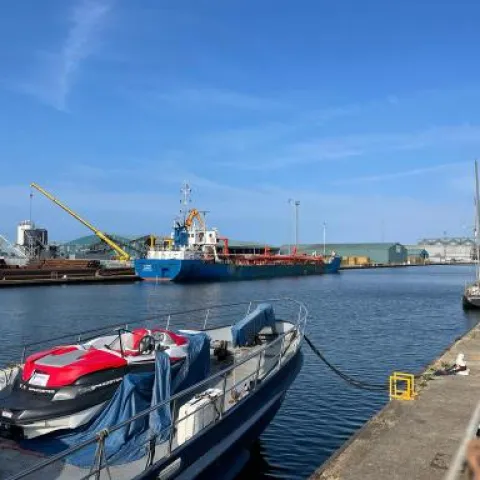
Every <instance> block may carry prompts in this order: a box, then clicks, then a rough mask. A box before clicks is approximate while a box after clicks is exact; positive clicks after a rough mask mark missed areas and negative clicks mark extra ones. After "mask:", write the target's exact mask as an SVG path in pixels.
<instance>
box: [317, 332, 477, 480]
mask: <svg viewBox="0 0 480 480" xmlns="http://www.w3.org/2000/svg"><path fill="white" fill-rule="evenodd" d="M434 334H435V332H432V335H434ZM460 352H461V353H464V354H465V357H466V358H465V359H466V362H467V366H468V367H469V368H470V375H469V376H459V375H456V376H444V377H434V379H432V380H430V381H428V382H427V385H426V386H425V387H423V388H421V389H420V394H419V396H418V397H417V398H416V399H415V400H414V401H399V400H393V401H390V402H389V403H388V405H387V406H386V407H385V408H384V409H382V410H381V411H380V412H379V413H378V414H377V415H376V416H375V417H373V418H372V419H371V420H370V421H369V422H368V423H367V424H366V425H365V426H364V427H363V428H362V429H361V430H360V431H359V432H357V434H355V435H354V436H353V437H352V439H350V441H349V442H347V444H345V445H344V446H343V447H342V448H341V449H340V450H339V451H338V452H337V453H335V454H334V455H333V457H331V458H330V459H329V460H328V461H327V462H326V463H325V464H323V465H322V466H321V467H320V468H319V469H318V470H317V471H316V472H315V473H314V474H313V475H312V477H311V479H314V480H320V479H322V480H344V479H345V480H359V479H362V480H369V479H371V480H381V479H388V480H392V479H402V480H404V479H406V478H408V479H419V480H427V479H428V480H431V479H436V478H443V476H444V475H445V473H446V471H447V469H448V467H449V465H450V462H451V461H452V459H453V457H454V455H455V452H456V451H457V449H458V447H459V445H460V442H461V439H462V437H463V435H464V433H465V429H466V428H467V425H468V422H469V420H470V417H471V415H472V413H473V411H474V409H475V407H476V405H477V403H478V402H479V401H480V327H479V326H478V325H477V326H476V327H475V328H474V329H473V330H471V331H470V332H469V333H468V334H466V335H465V336H464V337H463V338H462V339H460V340H459V341H457V342H456V343H455V344H453V345H452V347H450V348H449V349H448V350H447V351H446V352H445V353H444V354H443V355H442V356H441V357H440V358H439V359H438V360H437V361H435V362H434V364H433V365H432V366H433V367H434V368H439V369H440V368H441V366H442V365H441V364H442V362H448V363H450V364H453V363H454V362H455V358H456V356H457V354H458V353H460Z"/></svg>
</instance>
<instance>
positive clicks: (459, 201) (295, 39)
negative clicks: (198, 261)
mask: <svg viewBox="0 0 480 480" xmlns="http://www.w3.org/2000/svg"><path fill="white" fill-rule="evenodd" d="M479 18H480V4H479V3H478V2H474V1H462V0H460V1H453V0H452V1H442V2H438V1H418V0H417V1H413V0H405V1H403V2H393V1H385V0H371V1H370V2H358V1H357V0H350V1H345V0H338V1H335V2H331V1H328V2H327V1H323V0H300V1H297V2H293V1H291V0H288V1H287V0H255V1H254V0H241V1H237V0H232V1H225V0H184V1H182V0H168V1H167V0H142V1H135V2H132V1H127V0H116V1H115V0H97V1H94V0H74V1H63V0H46V1H44V2H38V1H36V0H24V1H21V2H7V3H5V5H3V9H2V15H1V17H0V61H1V69H0V102H1V103H0V105H1V113H0V166H1V171H2V173H3V174H2V175H0V232H1V233H6V234H7V235H9V236H10V237H13V233H14V228H15V224H16V223H17V222H18V221H19V220H22V219H24V218H28V215H29V213H28V212H29V192H30V189H29V183H30V182H32V181H35V182H37V183H39V184H40V185H42V186H44V187H45V188H47V189H49V190H51V191H52V192H53V193H54V194H55V195H57V196H58V197H59V198H60V199H62V200H64V201H65V202H66V203H67V204H69V205H70V206H71V207H72V208H73V209H76V210H77V211H78V212H80V213H81V214H83V215H84V216H85V217H86V218H88V219H89V220H90V221H91V222H92V223H94V224H97V225H98V226H99V227H100V228H102V229H104V230H106V231H110V232H117V233H124V234H135V233H150V232H154V233H159V234H161V233H168V231H169V228H170V225H171V222H172V219H173V217H174V215H175V214H176V213H177V211H178V208H179V188H180V184H181V182H182V181H183V180H188V181H189V182H190V183H191V185H192V187H193V200H194V203H195V205H196V206H197V207H198V208H200V209H205V210H208V211H209V212H210V213H209V214H208V217H207V219H208V222H209V224H210V225H211V226H216V227H218V228H219V229H220V230H221V232H222V233H223V234H224V235H226V236H229V237H231V238H235V239H244V240H258V241H265V242H274V243H283V242H287V241H289V240H292V237H293V234H292V231H293V228H292V223H293V219H292V217H293V214H292V207H291V206H290V205H289V204H288V199H289V198H294V199H297V200H299V201H300V202H301V205H300V240H301V241H303V242H315V241H320V240H321V235H322V224H323V222H324V221H325V222H327V225H328V227H327V232H328V239H329V240H331V241H345V242H348V241H381V240H382V238H383V239H385V240H391V241H401V242H414V241H416V240H417V239H419V238H421V237H424V236H440V235H443V232H444V231H446V232H448V234H450V235H467V234H469V233H471V229H472V223H473V215H474V213H473V199H472V197H473V160H474V158H475V157H476V156H477V155H479V154H480V83H479V80H478V79H479V78H480V64H479V62H478V60H477V57H478V46H479V45H480V29H479V28H478V19H479ZM33 218H34V220H36V221H37V223H39V224H41V225H43V226H45V227H47V228H49V230H50V233H51V237H53V238H54V239H57V240H63V239H71V238H74V237H75V236H80V235H83V234H87V233H88V232H87V231H86V230H85V229H84V227H82V226H81V225H80V224H79V223H77V222H76V221H75V220H73V219H72V218H70V217H69V216H67V215H66V214H65V213H64V212H62V211H61V210H60V209H59V208H58V207H56V206H54V205H53V204H51V203H50V202H49V201H48V200H46V199H45V198H43V197H41V196H40V195H39V194H38V195H35V196H34V198H33ZM382 225H383V227H382Z"/></svg>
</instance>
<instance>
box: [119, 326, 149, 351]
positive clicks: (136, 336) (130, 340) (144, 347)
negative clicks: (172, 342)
mask: <svg viewBox="0 0 480 480" xmlns="http://www.w3.org/2000/svg"><path fill="white" fill-rule="evenodd" d="M120 337H121V340H122V344H121V346H120V338H119V337H117V338H116V339H115V340H114V341H113V342H112V343H111V344H110V349H111V350H114V351H116V352H119V353H121V352H122V350H123V354H124V355H125V356H126V357H135V356H137V355H142V354H145V353H151V352H152V351H153V350H154V349H155V340H154V339H153V337H152V336H151V335H150V334H149V331H148V330H146V329H144V328H142V329H138V330H134V331H133V332H124V333H122V334H120Z"/></svg>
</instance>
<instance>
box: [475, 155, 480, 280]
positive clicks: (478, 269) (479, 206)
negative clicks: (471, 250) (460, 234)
mask: <svg viewBox="0 0 480 480" xmlns="http://www.w3.org/2000/svg"><path fill="white" fill-rule="evenodd" d="M478 183H479V182H478V162H477V160H475V212H476V215H475V253H476V257H477V258H476V260H475V276H476V281H477V282H479V281H480V258H479V254H480V246H479V243H478V228H479V227H480V201H479V197H480V194H479V185H478Z"/></svg>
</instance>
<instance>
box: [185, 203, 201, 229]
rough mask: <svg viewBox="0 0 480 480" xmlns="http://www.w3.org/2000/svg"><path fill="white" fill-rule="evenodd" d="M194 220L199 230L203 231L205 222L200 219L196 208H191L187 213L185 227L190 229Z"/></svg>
mask: <svg viewBox="0 0 480 480" xmlns="http://www.w3.org/2000/svg"><path fill="white" fill-rule="evenodd" d="M194 220H197V222H198V223H199V225H200V229H201V230H205V221H204V220H203V218H202V214H201V213H200V212H199V211H198V210H197V209H196V208H192V210H190V212H189V213H188V217H187V219H186V220H185V225H186V227H187V228H190V227H191V226H192V225H193V221H194Z"/></svg>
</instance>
